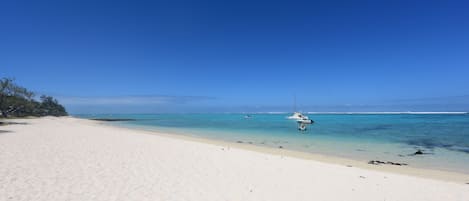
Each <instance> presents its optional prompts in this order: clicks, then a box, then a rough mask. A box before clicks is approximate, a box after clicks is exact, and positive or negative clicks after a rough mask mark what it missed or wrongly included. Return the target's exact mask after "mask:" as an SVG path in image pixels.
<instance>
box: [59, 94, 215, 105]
mask: <svg viewBox="0 0 469 201" xmlns="http://www.w3.org/2000/svg"><path fill="white" fill-rule="evenodd" d="M58 99H59V101H60V102H61V103H63V104H64V105H165V104H185V103H189V102H194V101H202V100H209V99H213V98H211V97H203V96H115V97H73V96H65V97H58Z"/></svg>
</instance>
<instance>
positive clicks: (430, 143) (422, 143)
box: [406, 138, 452, 149]
mask: <svg viewBox="0 0 469 201" xmlns="http://www.w3.org/2000/svg"><path fill="white" fill-rule="evenodd" d="M406 143H407V144H409V145H414V146H418V147H424V148H426V149H434V148H449V147H451V146H452V145H450V144H445V143H441V142H438V141H436V140H432V139H429V138H425V139H413V140H408V141H406Z"/></svg>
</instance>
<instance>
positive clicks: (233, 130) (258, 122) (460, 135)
mask: <svg viewBox="0 0 469 201" xmlns="http://www.w3.org/2000/svg"><path fill="white" fill-rule="evenodd" d="M288 115H289V114H251V116H252V117H251V118H248V119H246V118H244V116H245V114H135V115H129V114H125V115H118V114H114V115H77V116H78V117H82V118H131V119H136V121H125V122H113V123H110V124H116V125H119V126H125V127H133V128H141V129H147V130H157V131H164V132H169V133H174V134H177V135H190V136H196V137H203V138H210V139H216V140H224V141H230V142H237V141H242V142H243V143H252V144H255V145H260V146H268V147H274V148H278V147H279V146H282V147H283V148H285V149H292V150H297V151H303V152H311V153H320V154H326V155H333V156H338V157H346V158H352V159H356V160H365V161H368V160H382V161H393V162H401V163H408V164H409V165H410V166H414V167H424V168H431V169H441V170H450V171H458V172H464V173H469V115H468V114H309V115H308V116H309V117H310V118H311V119H313V120H314V121H315V124H313V125H311V126H309V129H308V130H307V131H306V132H300V131H298V130H297V125H296V122H295V121H294V120H289V119H287V118H286V117H287V116H288ZM418 149H421V150H423V152H424V153H425V154H423V155H412V153H415V152H416V151H417V150H418Z"/></svg>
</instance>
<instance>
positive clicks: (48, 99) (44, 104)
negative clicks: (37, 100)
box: [40, 95, 67, 116]
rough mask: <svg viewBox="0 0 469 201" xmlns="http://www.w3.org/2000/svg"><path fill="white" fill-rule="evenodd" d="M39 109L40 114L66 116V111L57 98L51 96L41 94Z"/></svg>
mask: <svg viewBox="0 0 469 201" xmlns="http://www.w3.org/2000/svg"><path fill="white" fill-rule="evenodd" d="M40 111H41V112H42V114H41V116H45V115H52V116H66V115H67V112H66V111H65V108H64V107H63V106H62V105H60V104H59V102H58V101H57V99H55V98H53V97H52V96H45V95H42V96H41V104H40Z"/></svg>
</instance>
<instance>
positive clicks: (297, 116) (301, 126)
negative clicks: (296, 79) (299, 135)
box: [287, 96, 314, 131]
mask: <svg viewBox="0 0 469 201" xmlns="http://www.w3.org/2000/svg"><path fill="white" fill-rule="evenodd" d="M294 103H295V104H294V111H295V112H293V114H292V115H291V116H289V117H287V118H288V119H294V120H296V123H298V130H300V131H306V129H307V127H306V125H308V124H313V123H314V121H313V120H311V119H309V117H308V116H306V115H304V114H302V113H301V112H297V110H296V96H295V101H294Z"/></svg>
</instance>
